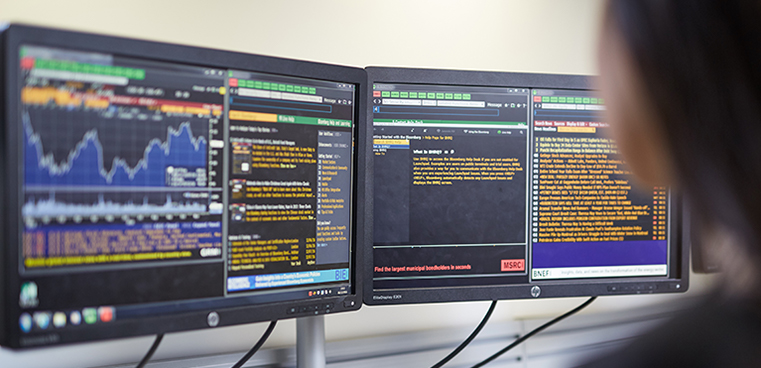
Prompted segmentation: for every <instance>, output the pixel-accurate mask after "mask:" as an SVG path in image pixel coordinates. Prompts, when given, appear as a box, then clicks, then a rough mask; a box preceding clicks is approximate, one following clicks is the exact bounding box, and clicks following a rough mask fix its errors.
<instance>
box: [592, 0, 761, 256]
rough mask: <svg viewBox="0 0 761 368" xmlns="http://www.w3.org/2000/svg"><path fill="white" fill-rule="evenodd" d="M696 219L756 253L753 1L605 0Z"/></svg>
mask: <svg viewBox="0 0 761 368" xmlns="http://www.w3.org/2000/svg"><path fill="white" fill-rule="evenodd" d="M605 22H606V24H605V25H606V27H604V29H607V30H613V31H615V32H618V34H619V35H620V39H621V40H622V42H623V43H624V46H625V47H626V48H627V49H628V50H629V51H630V54H631V56H632V58H633V62H634V68H635V69H636V70H635V72H636V75H637V77H639V78H641V81H642V84H643V85H644V90H645V93H646V94H647V96H646V98H648V100H649V101H651V102H652V105H651V106H654V108H655V113H656V116H657V117H658V119H659V121H658V122H657V123H659V124H661V125H662V127H663V131H664V132H665V135H666V137H665V138H666V142H667V145H668V147H667V149H668V150H669V151H670V152H669V153H670V154H671V155H672V156H673V159H674V165H675V168H674V170H675V173H674V174H675V177H676V178H677V182H678V185H679V187H680V189H681V191H682V193H683V194H684V195H685V196H686V198H687V199H688V201H689V203H690V205H691V208H692V210H693V211H692V215H693V216H697V219H698V221H699V223H701V224H704V225H709V226H721V227H724V228H726V229H728V230H730V231H731V232H732V233H734V234H735V236H736V237H737V238H738V240H740V241H741V242H742V243H744V244H746V245H748V248H749V251H750V252H751V254H752V255H754V256H755V257H754V258H755V259H761V1H755V0H754V1H742V0H673V1H671V0H611V1H610V2H609V3H608V7H607V9H606V17H605Z"/></svg>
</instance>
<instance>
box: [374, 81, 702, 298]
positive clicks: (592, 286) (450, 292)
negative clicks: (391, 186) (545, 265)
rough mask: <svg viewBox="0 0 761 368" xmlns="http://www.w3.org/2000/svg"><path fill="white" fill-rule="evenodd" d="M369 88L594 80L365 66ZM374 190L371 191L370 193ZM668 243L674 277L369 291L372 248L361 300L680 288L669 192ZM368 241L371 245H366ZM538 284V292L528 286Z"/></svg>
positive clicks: (683, 273)
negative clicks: (672, 252) (672, 251)
mask: <svg viewBox="0 0 761 368" xmlns="http://www.w3.org/2000/svg"><path fill="white" fill-rule="evenodd" d="M365 70H366V71H367V76H368V83H367V85H368V86H372V85H373V84H374V83H385V84H395V83H399V84H430V85H454V86H458V85H459V86H476V87H505V88H509V87H512V88H546V89H576V90H593V89H594V87H593V86H594V78H593V77H588V76H582V75H560V74H538V73H537V74H534V73H508V72H485V71H465V70H442V69H416V68H394V67H367V68H365ZM372 99H373V97H372V91H369V96H368V106H367V116H368V117H367V124H368V126H372V125H373V106H372V105H373V104H372ZM370 194H372V193H370ZM670 198H671V203H670V205H671V208H672V214H671V216H672V219H671V229H670V231H671V234H672V239H671V246H673V247H676V248H677V249H676V251H677V257H676V258H677V260H676V261H677V262H679V264H678V265H677V269H678V271H677V272H676V274H677V276H676V277H672V278H668V279H667V278H663V277H660V278H654V277H631V278H629V277H627V278H618V279H616V278H605V279H583V280H553V281H534V282H531V283H526V284H512V285H497V286H472V287H471V286H455V287H440V288H407V289H404V288H400V289H391V290H384V291H382V292H376V291H375V290H374V289H373V267H374V263H373V248H372V247H368V249H366V250H365V253H364V254H365V259H364V272H365V275H364V282H365V283H366V284H365V286H364V298H363V300H364V303H365V304H368V305H393V304H415V303H441V302H462V301H479V300H502V299H536V298H556V297H581V296H601V295H625V294H656V293H658V294H660V293H674V292H684V291H686V290H687V289H688V287H689V249H688V247H687V246H685V245H684V244H685V242H684V241H683V239H684V234H683V226H682V213H683V211H682V204H681V202H682V201H681V199H680V197H679V196H678V195H677V194H675V193H672V194H671V196H670ZM372 216H373V214H368V218H369V219H368V220H367V221H368V222H367V224H368V226H369V227H372V226H373V220H372ZM367 244H371V243H367ZM535 286H539V287H540V288H541V289H540V290H541V292H540V294H539V295H538V296H535V293H534V295H532V288H533V287H535Z"/></svg>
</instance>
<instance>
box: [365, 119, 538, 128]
mask: <svg viewBox="0 0 761 368" xmlns="http://www.w3.org/2000/svg"><path fill="white" fill-rule="evenodd" d="M373 123H399V124H410V125H415V124H431V125H452V124H471V125H502V126H505V125H510V126H527V124H526V123H525V122H517V121H472V120H417V119H414V120H413V119H409V120H405V119H373Z"/></svg>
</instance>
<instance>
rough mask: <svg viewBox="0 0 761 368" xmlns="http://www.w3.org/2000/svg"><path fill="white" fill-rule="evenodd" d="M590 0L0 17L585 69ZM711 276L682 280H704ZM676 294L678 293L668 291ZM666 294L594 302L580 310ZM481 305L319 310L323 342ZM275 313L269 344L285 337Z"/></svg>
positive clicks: (287, 324)
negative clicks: (322, 312)
mask: <svg viewBox="0 0 761 368" xmlns="http://www.w3.org/2000/svg"><path fill="white" fill-rule="evenodd" d="M601 5H602V2H601V1H599V0H574V1H562V0H520V1H518V0H513V1H508V0H467V1H464V0H461V1H452V0H432V1H423V0H401V1H400V0H392V1H359V0H344V1H336V0H332V1H326V0H323V1H306V0H305V1H255V0H249V1H197V0H185V1H163V0H152V1H146V0H131V1H118V2H116V1H104V0H96V1H86V0H77V1H63V0H0V19H2V20H7V21H14V22H26V23H31V24H37V25H46V26H55V27H61V28H68V29H74V30H82V31H92V32H99V33H106V34H112V35H120V36H128V37H135V38H143V39H150V40H158V41H166V42H175V43H181V44H189V45H194V46H204V47H213V48H220V49H228V50H235V51H241V52H249V53H259V54H265V55H274V56H283V57H290V58H297V59H305V60H315V61H322V62H331V63H338V64H346V65H355V66H367V65H393V66H415V67H436V68H457V69H478V70H501V71H528V72H552V73H575V74H594V73H595V71H596V66H595V58H594V48H595V38H596V36H595V35H596V31H597V27H598V22H599V15H600V10H601ZM709 282H710V279H706V278H700V279H697V280H695V281H693V285H696V287H695V288H696V289H698V290H700V289H704V288H705V286H706V285H707V284H709ZM676 297H679V296H676ZM674 298H675V296H656V297H652V296H626V297H607V298H601V299H600V300H598V301H597V302H596V303H595V304H594V305H593V306H592V307H590V309H589V311H588V312H587V313H594V312H595V311H602V310H611V309H624V310H625V309H627V308H634V307H636V306H638V305H642V304H647V303H655V302H662V301H668V300H672V299H674ZM581 301H582V299H579V298H575V299H561V300H542V301H510V302H502V303H500V306H499V307H498V308H497V311H496V312H495V315H494V317H492V318H493V320H509V319H515V318H525V317H535V316H552V315H557V314H560V313H562V312H564V311H565V310H567V309H570V308H572V307H573V306H575V305H577V304H579V303H580V302H581ZM487 307H488V303H486V302H481V303H458V304H437V305H418V306H404V307H383V308H380V307H375V308H369V307H364V308H363V309H362V310H361V311H360V312H357V313H348V314H342V315H333V316H329V317H327V319H326V329H327V335H328V338H329V339H331V340H338V339H349V338H352V337H359V336H368V335H376V334H387V333H392V332H400V331H410V330H421V329H431V328H437V327H442V326H475V325H476V324H477V323H478V321H479V320H480V318H481V316H482V315H483V313H484V312H485V311H486V309H487ZM264 328H265V326H264V325H263V324H257V325H251V326H238V327H230V328H224V329H216V330H206V331H194V332H186V333H176V334H170V335H167V336H166V338H165V339H164V342H163V343H162V346H161V347H160V348H159V350H158V352H157V353H156V355H155V359H163V358H172V357H180V356H191V355H202V354H212V353H219V352H231V351H242V350H246V349H248V348H249V347H250V345H251V344H253V343H254V342H255V341H256V339H257V338H258V337H259V335H260V334H261V332H262V331H263V330H264ZM294 336H295V323H294V322H293V321H292V320H291V321H284V322H281V324H280V325H279V326H278V328H277V329H276V330H275V333H274V334H273V336H272V337H271V338H270V341H269V342H268V346H282V345H292V344H293V343H294ZM151 339H152V337H142V338H131V339H123V340H117V341H109V342H102V343H92V344H80V345H75V346H70V347H61V348H52V349H45V350H34V351H30V352H23V353H13V352H10V351H8V350H7V349H2V350H0V362H2V363H1V364H0V365H2V366H3V367H17V366H19V367H49V366H57V367H83V366H96V365H105V364H115V363H124V362H135V361H137V360H138V359H139V357H140V356H142V354H143V353H144V352H145V351H146V350H147V348H148V346H149V345H150V343H151Z"/></svg>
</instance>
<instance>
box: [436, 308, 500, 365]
mask: <svg viewBox="0 0 761 368" xmlns="http://www.w3.org/2000/svg"><path fill="white" fill-rule="evenodd" d="M496 306H497V301H496V300H494V301H492V302H491V306H490V307H489V310H488V311H487V312H486V315H485V316H484V318H483V319H482V320H481V323H479V324H478V327H476V329H475V330H473V332H472V333H471V334H470V336H468V338H467V339H465V341H463V342H462V343H461V344H460V346H458V347H457V348H455V349H454V350H452V352H451V353H449V355H447V356H446V357H444V359H442V360H440V361H439V362H438V363H436V364H434V365H433V366H432V367H431V368H441V367H442V366H443V365H444V364H447V363H448V362H449V361H450V360H452V358H454V357H455V356H457V354H460V352H461V351H462V350H463V349H465V347H466V346H468V344H470V342H471V341H473V339H475V338H476V336H478V333H479V332H481V329H483V328H484V326H486V322H489V317H491V314H492V312H494V307H496Z"/></svg>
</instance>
